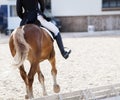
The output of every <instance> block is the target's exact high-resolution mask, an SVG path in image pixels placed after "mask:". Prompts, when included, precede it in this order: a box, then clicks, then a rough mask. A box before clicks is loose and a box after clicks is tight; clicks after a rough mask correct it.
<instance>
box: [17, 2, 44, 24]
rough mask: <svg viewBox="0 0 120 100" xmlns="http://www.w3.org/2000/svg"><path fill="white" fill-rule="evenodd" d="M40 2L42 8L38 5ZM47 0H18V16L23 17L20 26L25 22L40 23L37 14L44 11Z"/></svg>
mask: <svg viewBox="0 0 120 100" xmlns="http://www.w3.org/2000/svg"><path fill="white" fill-rule="evenodd" d="M38 4H40V9H39V7H38ZM44 9H45V1H44V0H17V1H16V10H17V14H18V16H19V17H20V18H21V19H22V20H21V22H20V26H22V25H25V24H36V25H38V26H39V25H40V22H39V21H38V20H37V14H38V13H39V14H40V13H41V15H42V13H43V12H44Z"/></svg>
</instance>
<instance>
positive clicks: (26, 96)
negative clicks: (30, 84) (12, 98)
mask: <svg viewBox="0 0 120 100" xmlns="http://www.w3.org/2000/svg"><path fill="white" fill-rule="evenodd" d="M32 98H33V96H31V97H29V96H28V95H25V99H32Z"/></svg>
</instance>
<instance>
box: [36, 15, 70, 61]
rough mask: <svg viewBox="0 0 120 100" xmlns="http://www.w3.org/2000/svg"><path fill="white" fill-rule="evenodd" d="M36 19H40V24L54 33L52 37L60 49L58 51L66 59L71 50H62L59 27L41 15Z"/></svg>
mask: <svg viewBox="0 0 120 100" xmlns="http://www.w3.org/2000/svg"><path fill="white" fill-rule="evenodd" d="M38 19H39V20H40V22H41V25H42V26H44V27H45V28H47V29H48V30H50V31H51V32H53V33H54V35H55V36H54V37H55V39H56V42H57V44H58V47H59V49H60V52H61V54H62V56H63V57H64V58H65V59H67V58H68V57H69V54H70V53H71V50H69V51H65V50H64V46H63V42H62V38H61V34H60V32H59V29H58V28H57V27H56V26H55V25H54V24H53V23H51V22H48V21H47V20H45V19H44V18H43V17H42V16H39V18H38Z"/></svg>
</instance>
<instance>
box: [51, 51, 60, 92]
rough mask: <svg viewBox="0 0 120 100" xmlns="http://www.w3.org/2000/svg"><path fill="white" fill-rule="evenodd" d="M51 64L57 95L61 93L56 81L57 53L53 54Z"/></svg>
mask: <svg viewBox="0 0 120 100" xmlns="http://www.w3.org/2000/svg"><path fill="white" fill-rule="evenodd" d="M49 62H50V63H51V65H52V70H51V74H52V76H53V82H54V85H53V89H54V92H55V93H58V92H59V91H60V86H59V85H58V84H57V80H56V77H57V69H56V60H55V53H54V52H52V54H51V57H50V58H49Z"/></svg>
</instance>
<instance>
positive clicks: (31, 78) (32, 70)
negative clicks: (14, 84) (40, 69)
mask: <svg viewBox="0 0 120 100" xmlns="http://www.w3.org/2000/svg"><path fill="white" fill-rule="evenodd" d="M37 66H38V63H37V62H34V63H31V67H30V71H29V73H28V85H27V92H28V98H29V99H31V98H33V87H32V85H33V81H34V75H35V73H36V71H37Z"/></svg>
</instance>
